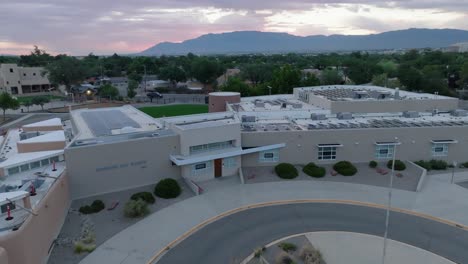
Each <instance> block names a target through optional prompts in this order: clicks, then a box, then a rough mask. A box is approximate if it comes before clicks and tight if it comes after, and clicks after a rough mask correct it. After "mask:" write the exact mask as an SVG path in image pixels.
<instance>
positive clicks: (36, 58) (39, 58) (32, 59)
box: [19, 45, 54, 67]
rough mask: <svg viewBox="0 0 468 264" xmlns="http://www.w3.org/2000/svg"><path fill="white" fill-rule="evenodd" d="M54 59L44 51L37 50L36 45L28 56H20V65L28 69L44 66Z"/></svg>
mask: <svg viewBox="0 0 468 264" xmlns="http://www.w3.org/2000/svg"><path fill="white" fill-rule="evenodd" d="M53 59H54V57H53V56H51V55H50V54H48V53H47V52H45V50H41V49H39V48H38V47H37V46H36V45H35V46H34V50H33V51H31V53H30V54H29V55H21V56H20V61H19V63H20V65H23V66H29V67H39V66H46V65H47V64H48V63H49V62H51V61H52V60H53Z"/></svg>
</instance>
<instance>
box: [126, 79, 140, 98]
mask: <svg viewBox="0 0 468 264" xmlns="http://www.w3.org/2000/svg"><path fill="white" fill-rule="evenodd" d="M137 88H138V83H137V82H136V81H135V80H130V81H129V82H128V88H127V96H128V98H133V97H135V95H136V91H135V90H136V89H137Z"/></svg>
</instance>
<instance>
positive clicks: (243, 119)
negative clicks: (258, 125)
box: [242, 115, 256, 123]
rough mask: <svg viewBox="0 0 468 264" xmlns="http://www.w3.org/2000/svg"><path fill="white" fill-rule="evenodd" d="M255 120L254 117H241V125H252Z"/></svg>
mask: <svg viewBox="0 0 468 264" xmlns="http://www.w3.org/2000/svg"><path fill="white" fill-rule="evenodd" d="M255 120H256V118H255V116H246V115H243V116H242V122H243V123H254V122H255Z"/></svg>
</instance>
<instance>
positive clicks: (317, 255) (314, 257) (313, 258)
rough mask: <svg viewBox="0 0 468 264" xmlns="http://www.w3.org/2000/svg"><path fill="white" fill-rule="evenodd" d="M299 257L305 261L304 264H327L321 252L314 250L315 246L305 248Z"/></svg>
mask: <svg viewBox="0 0 468 264" xmlns="http://www.w3.org/2000/svg"><path fill="white" fill-rule="evenodd" d="M299 257H300V259H302V261H304V264H322V263H325V261H324V259H323V256H322V253H321V252H320V250H318V249H316V248H314V247H313V246H304V247H303V248H302V249H301V251H300V253H299Z"/></svg>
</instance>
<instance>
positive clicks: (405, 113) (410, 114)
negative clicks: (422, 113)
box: [403, 111, 419, 118]
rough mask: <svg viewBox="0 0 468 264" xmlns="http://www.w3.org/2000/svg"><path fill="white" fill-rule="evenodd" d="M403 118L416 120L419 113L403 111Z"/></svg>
mask: <svg viewBox="0 0 468 264" xmlns="http://www.w3.org/2000/svg"><path fill="white" fill-rule="evenodd" d="M403 117H406V118H417V117H419V113H418V112H417V111H405V112H403Z"/></svg>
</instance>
